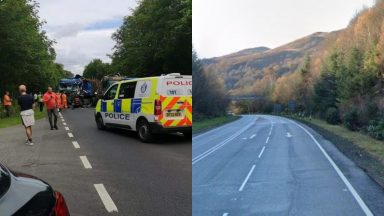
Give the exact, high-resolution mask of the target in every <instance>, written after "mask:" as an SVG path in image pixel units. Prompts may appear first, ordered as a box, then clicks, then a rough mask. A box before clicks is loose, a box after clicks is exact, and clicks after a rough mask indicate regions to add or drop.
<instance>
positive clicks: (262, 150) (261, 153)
mask: <svg viewBox="0 0 384 216" xmlns="http://www.w3.org/2000/svg"><path fill="white" fill-rule="evenodd" d="M264 150H265V146H263V148H262V149H261V152H260V154H259V156H258V158H260V157H261V155H263V152H264Z"/></svg>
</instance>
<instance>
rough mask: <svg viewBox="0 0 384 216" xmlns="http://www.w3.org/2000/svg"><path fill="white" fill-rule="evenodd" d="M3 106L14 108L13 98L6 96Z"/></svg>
mask: <svg viewBox="0 0 384 216" xmlns="http://www.w3.org/2000/svg"><path fill="white" fill-rule="evenodd" d="M3 104H4V106H12V101H11V98H10V97H9V96H8V95H4V98H3Z"/></svg>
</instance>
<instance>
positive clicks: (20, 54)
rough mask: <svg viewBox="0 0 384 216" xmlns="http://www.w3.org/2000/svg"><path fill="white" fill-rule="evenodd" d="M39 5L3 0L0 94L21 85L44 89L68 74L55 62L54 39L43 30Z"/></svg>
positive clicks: (0, 9) (0, 13)
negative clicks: (38, 13)
mask: <svg viewBox="0 0 384 216" xmlns="http://www.w3.org/2000/svg"><path fill="white" fill-rule="evenodd" d="M37 8H38V6H37V4H36V3H35V2H34V1H31V0H2V1H0V74H1V76H2V79H0V94H3V93H4V91H6V90H9V91H11V92H16V91H17V86H18V85H19V84H26V85H27V88H28V89H29V90H30V91H38V90H43V89H46V87H47V86H48V85H53V86H55V85H57V83H58V80H59V79H60V78H61V77H64V76H66V75H68V72H66V71H65V70H64V69H63V67H62V66H61V65H58V64H55V63H54V60H55V57H56V54H55V51H54V49H53V48H52V44H53V41H51V40H49V39H48V38H47V36H46V34H45V32H44V31H42V30H41V27H42V25H43V22H41V21H40V20H39V17H38V15H37V12H38V11H37Z"/></svg>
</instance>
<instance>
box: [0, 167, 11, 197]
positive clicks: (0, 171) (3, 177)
mask: <svg viewBox="0 0 384 216" xmlns="http://www.w3.org/2000/svg"><path fill="white" fill-rule="evenodd" d="M10 185H11V177H10V175H9V173H8V171H7V169H6V168H5V167H3V166H2V165H1V164H0V198H1V197H3V196H4V194H5V193H6V192H7V191H8V189H9V186H10Z"/></svg>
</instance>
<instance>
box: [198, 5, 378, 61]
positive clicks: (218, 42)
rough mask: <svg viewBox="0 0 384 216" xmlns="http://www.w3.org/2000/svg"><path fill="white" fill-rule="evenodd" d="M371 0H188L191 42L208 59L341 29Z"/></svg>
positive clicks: (278, 44) (199, 53)
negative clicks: (191, 2)
mask: <svg viewBox="0 0 384 216" xmlns="http://www.w3.org/2000/svg"><path fill="white" fill-rule="evenodd" d="M373 3H374V0H321V1H320V0H289V1H288V0H268V1H267V0H236V1H234V0H193V9H192V11H193V16H192V20H193V21H192V23H193V24H192V29H193V30H192V31H193V40H192V41H193V45H194V48H195V49H196V51H197V53H198V55H199V57H201V58H208V57H215V56H221V55H225V54H228V53H232V52H236V51H239V50H242V49H245V48H251V47H257V46H267V47H270V48H275V47H278V46H280V45H283V44H285V43H288V42H290V41H293V40H295V39H298V38H300V37H303V36H306V35H309V34H312V33H314V32H318V31H323V32H329V31H334V30H339V29H342V28H345V27H346V26H347V25H348V23H349V21H350V20H351V18H352V17H353V16H354V15H355V14H356V13H357V12H358V11H359V10H361V9H362V8H363V7H364V6H372V5H373Z"/></svg>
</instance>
